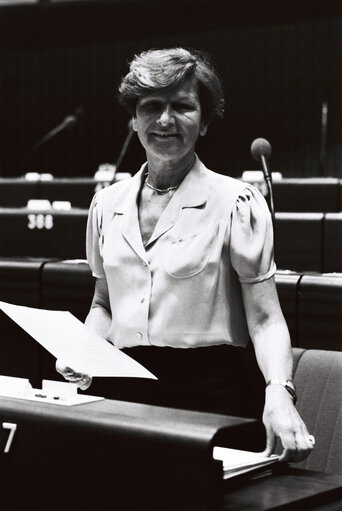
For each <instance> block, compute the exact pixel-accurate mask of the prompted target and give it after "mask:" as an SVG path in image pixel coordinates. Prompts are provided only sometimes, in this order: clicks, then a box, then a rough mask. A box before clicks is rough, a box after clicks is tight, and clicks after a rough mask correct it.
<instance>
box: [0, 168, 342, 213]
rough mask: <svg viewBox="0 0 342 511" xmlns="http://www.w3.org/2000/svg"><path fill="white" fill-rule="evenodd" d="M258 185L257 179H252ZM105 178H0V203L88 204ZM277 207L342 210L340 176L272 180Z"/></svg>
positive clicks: (341, 181) (306, 209)
mask: <svg viewBox="0 0 342 511" xmlns="http://www.w3.org/2000/svg"><path fill="white" fill-rule="evenodd" d="M255 184H256V185H258V183H255ZM106 185H108V180H107V181H106V180H104V181H98V180H95V179H93V178H90V177H89V178H87V177H84V178H54V179H52V180H37V181H28V180H25V179H24V178H0V197H1V200H0V206H1V207H22V206H26V204H27V202H28V200H30V199H47V200H49V201H51V202H52V201H71V203H72V205H73V206H74V207H79V208H87V207H88V206H89V204H90V201H91V198H92V196H93V195H94V193H95V191H97V190H98V189H99V187H102V186H106ZM273 196H274V204H275V210H276V211H284V212H289V211H292V212H311V213H313V212H321V211H322V212H339V211H342V179H338V178H284V179H281V180H280V181H274V182H273Z"/></svg>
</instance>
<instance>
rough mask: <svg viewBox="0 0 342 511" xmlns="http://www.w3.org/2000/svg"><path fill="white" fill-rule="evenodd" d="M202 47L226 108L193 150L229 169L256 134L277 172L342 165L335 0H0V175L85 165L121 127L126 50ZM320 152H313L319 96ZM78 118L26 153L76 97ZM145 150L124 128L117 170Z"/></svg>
mask: <svg viewBox="0 0 342 511" xmlns="http://www.w3.org/2000/svg"><path fill="white" fill-rule="evenodd" d="M174 45H185V46H191V47H195V48H199V49H202V50H205V51H208V52H209V53H210V54H211V56H212V60H213V62H214V64H215V66H216V68H217V70H218V71H219V73H220V75H221V76H222V78H223V81H224V87H225V92H226V99H227V108H226V114H225V118H224V120H222V121H217V122H216V123H213V124H212V126H211V128H210V130H209V132H208V135H207V136H206V137H205V138H203V139H201V141H200V143H199V146H198V153H199V155H200V156H201V158H202V160H204V162H205V163H206V164H207V165H208V166H209V167H211V168H212V169H214V170H219V171H220V172H222V173H226V174H231V175H233V176H239V175H241V173H242V171H243V170H246V169H255V168H257V167H258V164H257V163H256V162H254V161H253V160H252V157H251V156H250V152H249V149H250V144H251V142H252V141H253V139H254V138H256V137H260V136H262V137H265V138H267V139H269V141H270V142H271V144H272V147H273V155H272V160H271V163H272V165H271V166H272V170H274V171H281V172H282V173H283V174H284V176H288V177H291V176H317V175H326V176H342V128H341V125H342V92H341V91H342V2H341V1H338V0H337V1H328V0H327V1H321V2H312V1H307V0H296V1H292V0H287V1H286V2H284V1H279V0H268V1H267V0H261V1H255V0H249V1H247V0H240V1H238V0H236V1H229V0H224V1H222V0H208V1H202V0H163V1H160V0H159V1H156V0H126V1H124V0H116V1H81V0H79V1H76V0H74V1H69V2H63V1H55V2H46V1H45V2H42V3H40V4H38V3H37V4H33V5H26V6H21V5H17V6H11V7H9V6H7V7H5V6H2V7H1V8H0V59H1V62H0V63H1V67H0V175H1V176H13V175H22V174H24V173H25V172H27V171H38V172H52V173H53V174H54V175H56V176H86V175H92V174H93V173H94V172H95V170H96V168H97V166H98V165H99V164H100V163H103V162H115V160H116V158H117V157H118V154H119V151H120V148H121V146H122V143H123V141H124V138H125V136H126V134H127V122H128V117H127V114H126V113H125V112H124V111H123V110H122V109H121V107H120V106H119V105H118V104H117V102H116V100H115V93H116V87H117V85H118V83H119V81H120V78H121V76H122V75H123V74H125V73H126V71H127V62H128V61H129V60H130V59H131V58H132V56H133V55H134V53H136V52H138V51H140V50H143V49H148V48H151V47H169V46H174ZM323 102H327V104H328V131H327V158H326V161H325V166H324V168H322V166H321V165H320V161H319V154H320V144H321V110H322V103H323ZM78 106H81V107H82V108H83V109H84V115H83V117H82V118H81V120H80V122H79V123H78V124H77V125H76V126H75V127H74V128H73V129H71V130H69V131H66V132H64V133H63V134H60V135H59V136H58V137H56V138H55V139H54V140H53V141H51V142H50V143H49V144H47V145H46V146H45V147H44V148H42V149H41V150H40V151H39V152H37V153H36V156H35V157H34V158H32V159H31V160H30V158H29V153H30V149H31V148H32V146H33V145H34V144H35V143H36V142H37V140H39V138H40V137H41V136H42V135H44V133H46V132H47V131H48V130H50V129H51V128H53V127H54V126H55V125H57V124H58V123H59V122H61V120H62V119H63V118H64V117H65V116H66V115H68V114H70V113H71V112H72V111H73V110H74V109H75V108H76V107H78ZM143 161H144V153H143V151H142V150H141V148H140V147H139V143H138V141H137V140H136V139H134V140H133V141H132V143H131V146H130V149H129V152H128V154H127V155H126V157H125V159H124V160H123V162H122V167H121V170H122V171H130V172H132V173H134V172H135V171H136V170H137V168H138V167H139V166H140V164H141V163H142V162H143Z"/></svg>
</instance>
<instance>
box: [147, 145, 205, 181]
mask: <svg viewBox="0 0 342 511" xmlns="http://www.w3.org/2000/svg"><path fill="white" fill-rule="evenodd" d="M194 161H195V155H194V153H191V154H190V155H186V157H185V158H183V159H181V160H180V159H179V158H175V159H168V160H163V159H157V158H149V157H147V171H148V182H149V184H151V185H152V186H154V187H156V188H160V189H166V188H169V187H171V186H178V185H179V184H180V183H181V182H182V181H183V179H184V178H185V176H186V175H187V174H188V172H189V171H190V170H191V168H192V166H193V164H194Z"/></svg>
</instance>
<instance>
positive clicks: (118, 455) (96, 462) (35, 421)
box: [0, 398, 257, 511]
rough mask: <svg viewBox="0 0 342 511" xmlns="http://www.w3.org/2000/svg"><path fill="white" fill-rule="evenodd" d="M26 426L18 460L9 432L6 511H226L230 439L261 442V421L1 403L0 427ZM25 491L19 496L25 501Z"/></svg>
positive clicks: (157, 410)
mask: <svg viewBox="0 0 342 511" xmlns="http://www.w3.org/2000/svg"><path fill="white" fill-rule="evenodd" d="M4 422H8V423H15V424H17V430H16V432H15V435H14V437H13V442H12V445H11V447H10V451H9V452H8V453H6V454H5V453H4V452H3V450H4V445H5V443H6V442H7V436H8V433H7V432H5V431H4V430H3V428H2V427H1V426H0V435H1V436H0V473H1V482H2V489H1V505H2V506H4V507H3V509H4V510H5V509H6V511H9V510H11V511H12V510H13V511H18V510H19V509H23V510H24V509H36V510H37V511H46V510H49V511H52V510H53V511H55V510H56V511H57V510H59V511H60V510H61V509H62V510H63V511H66V510H68V511H69V510H70V511H71V510H73V511H75V510H82V511H100V510H101V511H102V510H105V509H107V508H108V509H114V508H115V509H118V511H132V510H137V511H138V510H150V509H153V510H158V511H161V510H162V511H166V510H168V511H177V510H184V511H214V510H216V509H217V510H219V509H222V503H223V491H222V484H223V481H222V464H221V463H220V462H217V461H215V460H213V458H212V447H213V445H214V443H216V442H217V443H218V442H219V441H220V439H223V438H226V439H229V442H230V443H231V445H234V444H235V445H237V446H239V445H241V442H242V441H243V442H245V441H246V440H247V441H248V439H251V438H253V435H254V430H255V428H256V427H257V422H256V421H255V420H254V419H244V418H239V417H228V416H223V415H216V414H207V413H201V412H192V411H186V410H177V409H172V408H166V407H158V406H150V405H144V404H138V403H128V402H123V401H109V400H105V401H98V402H95V403H88V404H84V405H79V406H74V407H61V406H58V405H49V404H42V403H33V402H30V401H25V400H20V399H17V400H16V399H8V398H2V399H0V424H1V423H4ZM18 490H19V491H18Z"/></svg>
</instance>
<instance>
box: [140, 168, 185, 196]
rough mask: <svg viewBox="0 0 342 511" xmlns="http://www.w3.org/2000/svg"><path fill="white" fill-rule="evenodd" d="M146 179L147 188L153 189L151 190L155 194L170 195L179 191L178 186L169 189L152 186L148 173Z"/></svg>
mask: <svg viewBox="0 0 342 511" xmlns="http://www.w3.org/2000/svg"><path fill="white" fill-rule="evenodd" d="M145 175H146V179H145V184H146V186H148V187H149V188H151V190H154V191H155V192H157V193H168V192H171V191H172V190H177V188H178V186H169V188H156V187H155V186H152V185H151V184H150V183H149V182H148V181H147V178H148V172H146V174H145Z"/></svg>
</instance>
